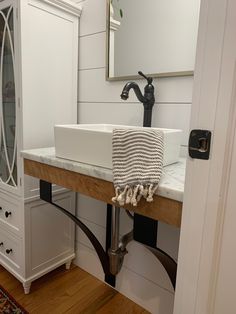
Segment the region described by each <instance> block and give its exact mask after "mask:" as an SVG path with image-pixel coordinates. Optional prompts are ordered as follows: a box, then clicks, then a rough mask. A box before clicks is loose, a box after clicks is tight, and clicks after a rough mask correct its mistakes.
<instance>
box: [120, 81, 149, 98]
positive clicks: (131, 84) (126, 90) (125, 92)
mask: <svg viewBox="0 0 236 314" xmlns="http://www.w3.org/2000/svg"><path fill="white" fill-rule="evenodd" d="M130 89H133V90H134V92H135V94H136V96H137V98H138V100H139V101H140V102H142V103H144V102H145V101H146V99H145V97H144V96H143V95H142V93H141V90H140V88H139V86H138V84H137V83H135V82H128V83H127V84H126V85H125V86H124V88H123V91H122V93H121V95H120V97H121V99H123V100H127V99H128V98H129V91H130Z"/></svg>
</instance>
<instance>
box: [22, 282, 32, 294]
mask: <svg viewBox="0 0 236 314" xmlns="http://www.w3.org/2000/svg"><path fill="white" fill-rule="evenodd" d="M22 285H23V288H24V293H25V294H29V293H30V287H31V282H25V283H23V284H22Z"/></svg>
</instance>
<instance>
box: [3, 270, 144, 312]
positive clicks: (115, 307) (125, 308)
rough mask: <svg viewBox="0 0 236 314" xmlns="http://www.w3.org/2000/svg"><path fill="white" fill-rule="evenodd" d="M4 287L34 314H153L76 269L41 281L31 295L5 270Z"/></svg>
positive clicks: (59, 272) (33, 286) (58, 272)
mask: <svg viewBox="0 0 236 314" xmlns="http://www.w3.org/2000/svg"><path fill="white" fill-rule="evenodd" d="M0 283H1V285H2V286H3V287H4V288H5V289H6V290H7V291H8V292H9V293H10V294H11V295H12V296H13V297H14V298H15V299H16V300H17V301H18V302H19V303H20V304H21V305H22V306H23V307H24V308H25V309H26V310H27V311H28V312H29V313H30V314H31V313H32V314H45V313H50V314H64V313H66V314H74V313H76V314H79V313H83V314H93V313H99V314H105V313H113V314H115V313H117V314H118V313H119V314H120V313H133V314H136V313H137V314H139V313H149V312H148V311H146V310H144V309H143V308H142V307H140V306H139V305H137V304H136V303H134V302H132V301H131V300H129V299H128V298H126V297H125V296H123V295H121V294H120V293H118V292H117V291H116V290H114V289H113V288H111V287H110V286H108V285H106V284H105V283H103V282H101V281H100V280H98V279H97V278H95V277H93V276H92V275H90V274H88V273H87V272H85V271H83V270H82V269H80V268H79V267H76V266H74V265H73V266H72V268H71V269H70V270H69V271H68V270H65V269H64V266H63V267H60V268H58V269H56V270H54V271H52V272H51V273H49V274H47V275H45V276H43V277H41V278H39V279H38V280H36V281H35V282H33V283H32V287H31V293H30V294H28V295H25V294H24V292H23V288H22V285H21V283H20V282H19V281H18V280H17V279H16V278H15V277H14V276H12V275H11V274H10V273H9V272H7V271H6V270H5V269H4V268H3V267H2V266H0Z"/></svg>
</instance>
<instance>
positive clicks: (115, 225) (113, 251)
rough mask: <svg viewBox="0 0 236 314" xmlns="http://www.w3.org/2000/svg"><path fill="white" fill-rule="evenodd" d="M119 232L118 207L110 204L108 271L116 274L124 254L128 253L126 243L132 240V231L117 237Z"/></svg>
mask: <svg viewBox="0 0 236 314" xmlns="http://www.w3.org/2000/svg"><path fill="white" fill-rule="evenodd" d="M119 234H120V208H119V207H116V206H112V226H111V247H110V249H109V250H108V255H109V260H110V272H111V274H112V275H117V274H118V273H119V271H120V269H121V267H122V265H123V261H124V256H125V254H127V253H128V251H127V250H126V246H127V244H128V243H129V242H130V241H132V240H133V231H131V232H129V233H127V234H125V235H124V236H123V237H121V239H119Z"/></svg>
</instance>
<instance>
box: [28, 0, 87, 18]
mask: <svg viewBox="0 0 236 314" xmlns="http://www.w3.org/2000/svg"><path fill="white" fill-rule="evenodd" d="M40 1H41V2H45V3H47V4H50V5H52V6H54V7H57V8H60V9H63V10H65V11H66V12H69V13H71V14H73V15H76V16H78V17H80V15H81V12H82V8H81V6H80V5H78V3H75V2H73V1H71V0H40ZM30 2H32V0H30Z"/></svg>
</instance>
